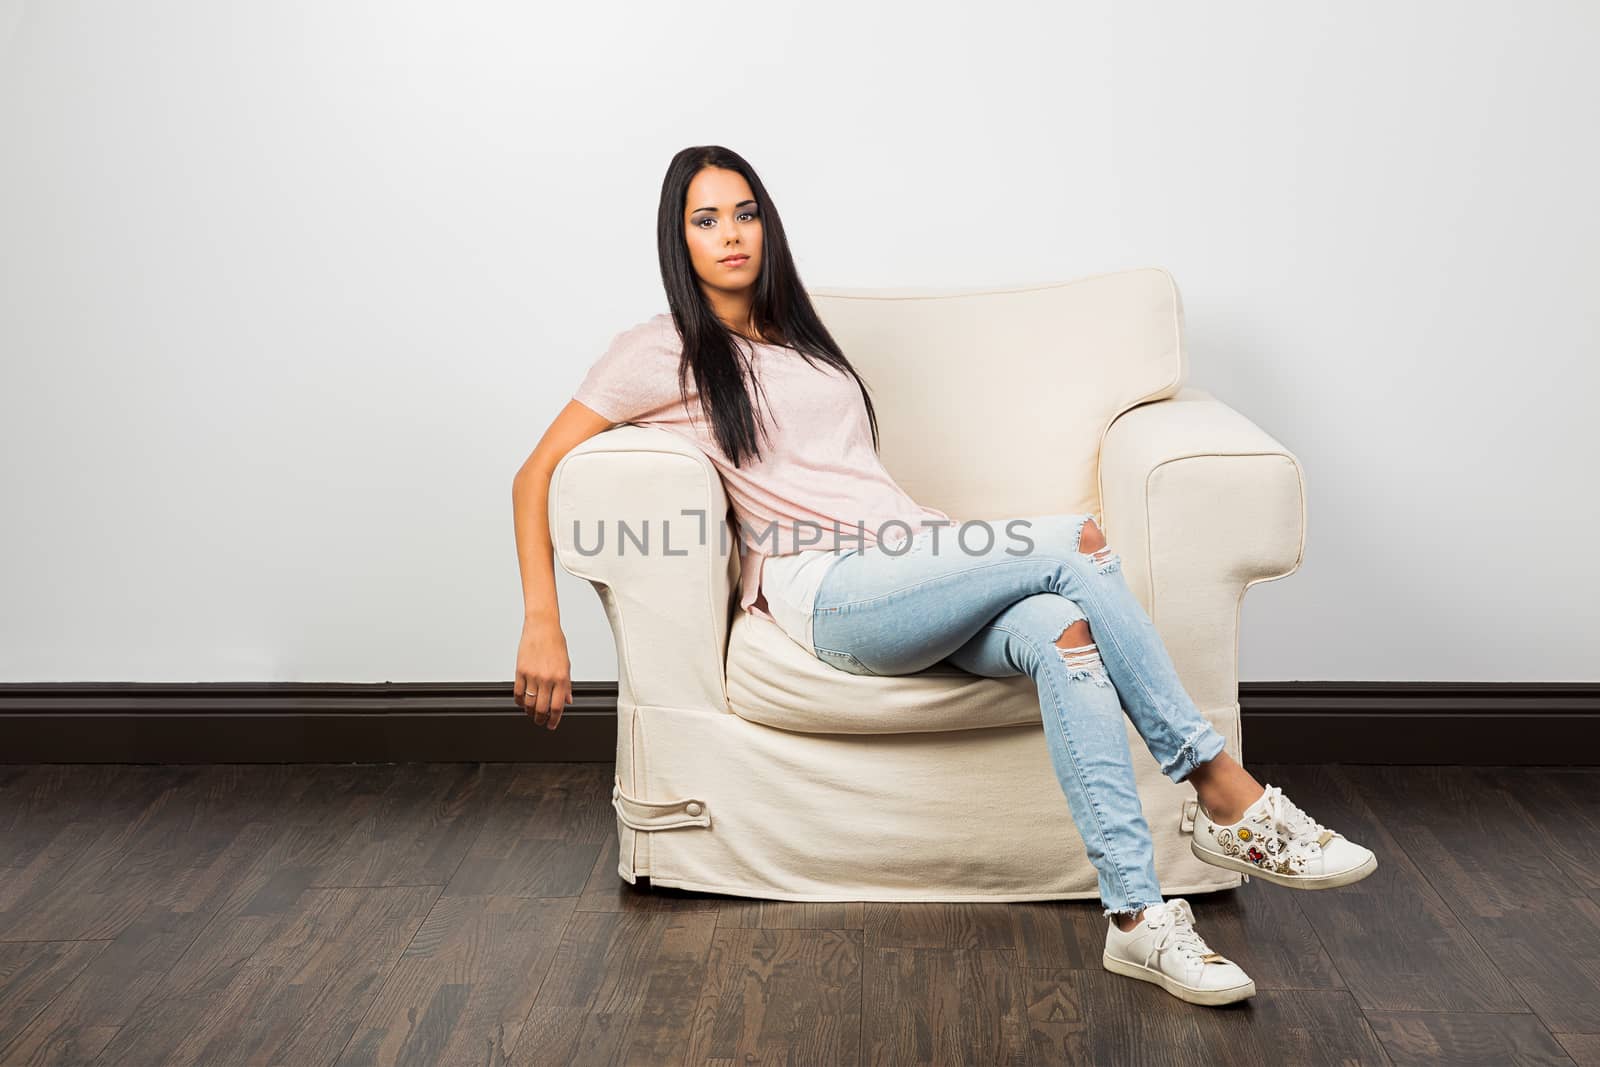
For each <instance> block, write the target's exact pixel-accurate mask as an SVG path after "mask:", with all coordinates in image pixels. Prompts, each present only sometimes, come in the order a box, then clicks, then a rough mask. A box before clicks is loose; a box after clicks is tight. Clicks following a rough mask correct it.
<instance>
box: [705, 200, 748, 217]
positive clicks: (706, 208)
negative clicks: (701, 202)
mask: <svg viewBox="0 0 1600 1067" xmlns="http://www.w3.org/2000/svg"><path fill="white" fill-rule="evenodd" d="M753 203H755V201H754V200H741V201H739V202H738V203H737V204H735V205H733V206H734V207H744V206H745V205H746V204H753ZM715 210H717V209H716V208H714V207H697V208H695V209H694V210H693V211H691V212H689V214H691V215H698V214H700V212H702V211H715Z"/></svg>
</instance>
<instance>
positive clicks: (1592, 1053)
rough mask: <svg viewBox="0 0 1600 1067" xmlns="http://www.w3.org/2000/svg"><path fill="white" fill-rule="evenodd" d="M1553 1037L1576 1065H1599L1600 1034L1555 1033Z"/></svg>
mask: <svg viewBox="0 0 1600 1067" xmlns="http://www.w3.org/2000/svg"><path fill="white" fill-rule="evenodd" d="M1555 1038H1556V1040H1557V1041H1559V1042H1560V1043H1561V1047H1562V1049H1563V1050H1564V1051H1565V1052H1566V1054H1567V1055H1568V1056H1570V1057H1572V1062H1573V1063H1576V1064H1577V1065H1578V1067H1600V1034H1556V1035H1555Z"/></svg>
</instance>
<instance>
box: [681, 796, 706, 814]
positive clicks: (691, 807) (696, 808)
mask: <svg viewBox="0 0 1600 1067" xmlns="http://www.w3.org/2000/svg"><path fill="white" fill-rule="evenodd" d="M683 810H684V811H686V812H688V813H689V814H690V815H699V814H700V812H701V810H702V809H701V807H700V802H699V801H698V800H691V801H689V803H687V804H685V805H684V806H683Z"/></svg>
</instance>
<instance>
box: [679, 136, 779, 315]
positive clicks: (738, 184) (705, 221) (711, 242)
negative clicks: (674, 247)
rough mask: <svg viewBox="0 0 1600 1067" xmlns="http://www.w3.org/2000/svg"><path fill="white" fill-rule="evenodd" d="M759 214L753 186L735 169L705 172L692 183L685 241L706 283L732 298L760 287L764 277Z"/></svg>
mask: <svg viewBox="0 0 1600 1067" xmlns="http://www.w3.org/2000/svg"><path fill="white" fill-rule="evenodd" d="M759 210H760V209H759V206H758V205H757V204H756V201H755V194H754V193H752V192H751V191H750V183H749V182H747V181H745V180H744V175H742V174H740V173H739V172H738V171H736V170H724V169H723V168H721V167H705V168H703V169H702V170H701V171H700V173H699V174H696V175H695V176H694V178H693V179H692V180H691V181H690V182H689V196H688V200H687V202H686V203H685V204H684V206H683V211H684V218H683V239H684V242H685V243H686V244H687V245H688V246H689V259H690V261H691V262H693V263H694V270H695V273H696V274H698V275H699V276H700V281H701V283H702V284H704V285H706V286H709V287H710V288H712V289H715V290H721V291H722V292H724V293H730V294H731V293H739V292H742V291H745V290H748V289H749V288H750V287H751V286H752V285H754V284H755V280H756V276H757V275H758V274H759V273H760V272H761V215H760V213H759ZM729 256H743V257H744V259H742V260H733V261H729V260H728V258H727V257H729Z"/></svg>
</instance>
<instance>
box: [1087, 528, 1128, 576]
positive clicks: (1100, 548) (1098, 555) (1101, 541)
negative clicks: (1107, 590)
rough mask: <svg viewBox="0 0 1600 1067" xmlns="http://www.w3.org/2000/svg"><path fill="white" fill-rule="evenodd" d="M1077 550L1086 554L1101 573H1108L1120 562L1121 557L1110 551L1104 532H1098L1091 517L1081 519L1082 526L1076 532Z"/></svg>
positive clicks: (1098, 529)
mask: <svg viewBox="0 0 1600 1067" xmlns="http://www.w3.org/2000/svg"><path fill="white" fill-rule="evenodd" d="M1078 551H1079V552H1080V553H1081V554H1083V555H1085V556H1088V557H1089V559H1090V560H1091V561H1093V562H1094V565H1095V570H1097V571H1099V572H1100V573H1101V574H1110V573H1111V572H1112V571H1114V570H1116V569H1117V567H1118V566H1120V565H1121V563H1122V557H1120V556H1118V555H1117V554H1116V553H1115V552H1113V551H1111V547H1110V546H1109V545H1107V544H1106V538H1105V534H1103V533H1101V532H1100V527H1098V526H1096V525H1095V523H1094V520H1093V519H1085V520H1083V528H1082V529H1081V530H1080V531H1079V533H1078Z"/></svg>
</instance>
